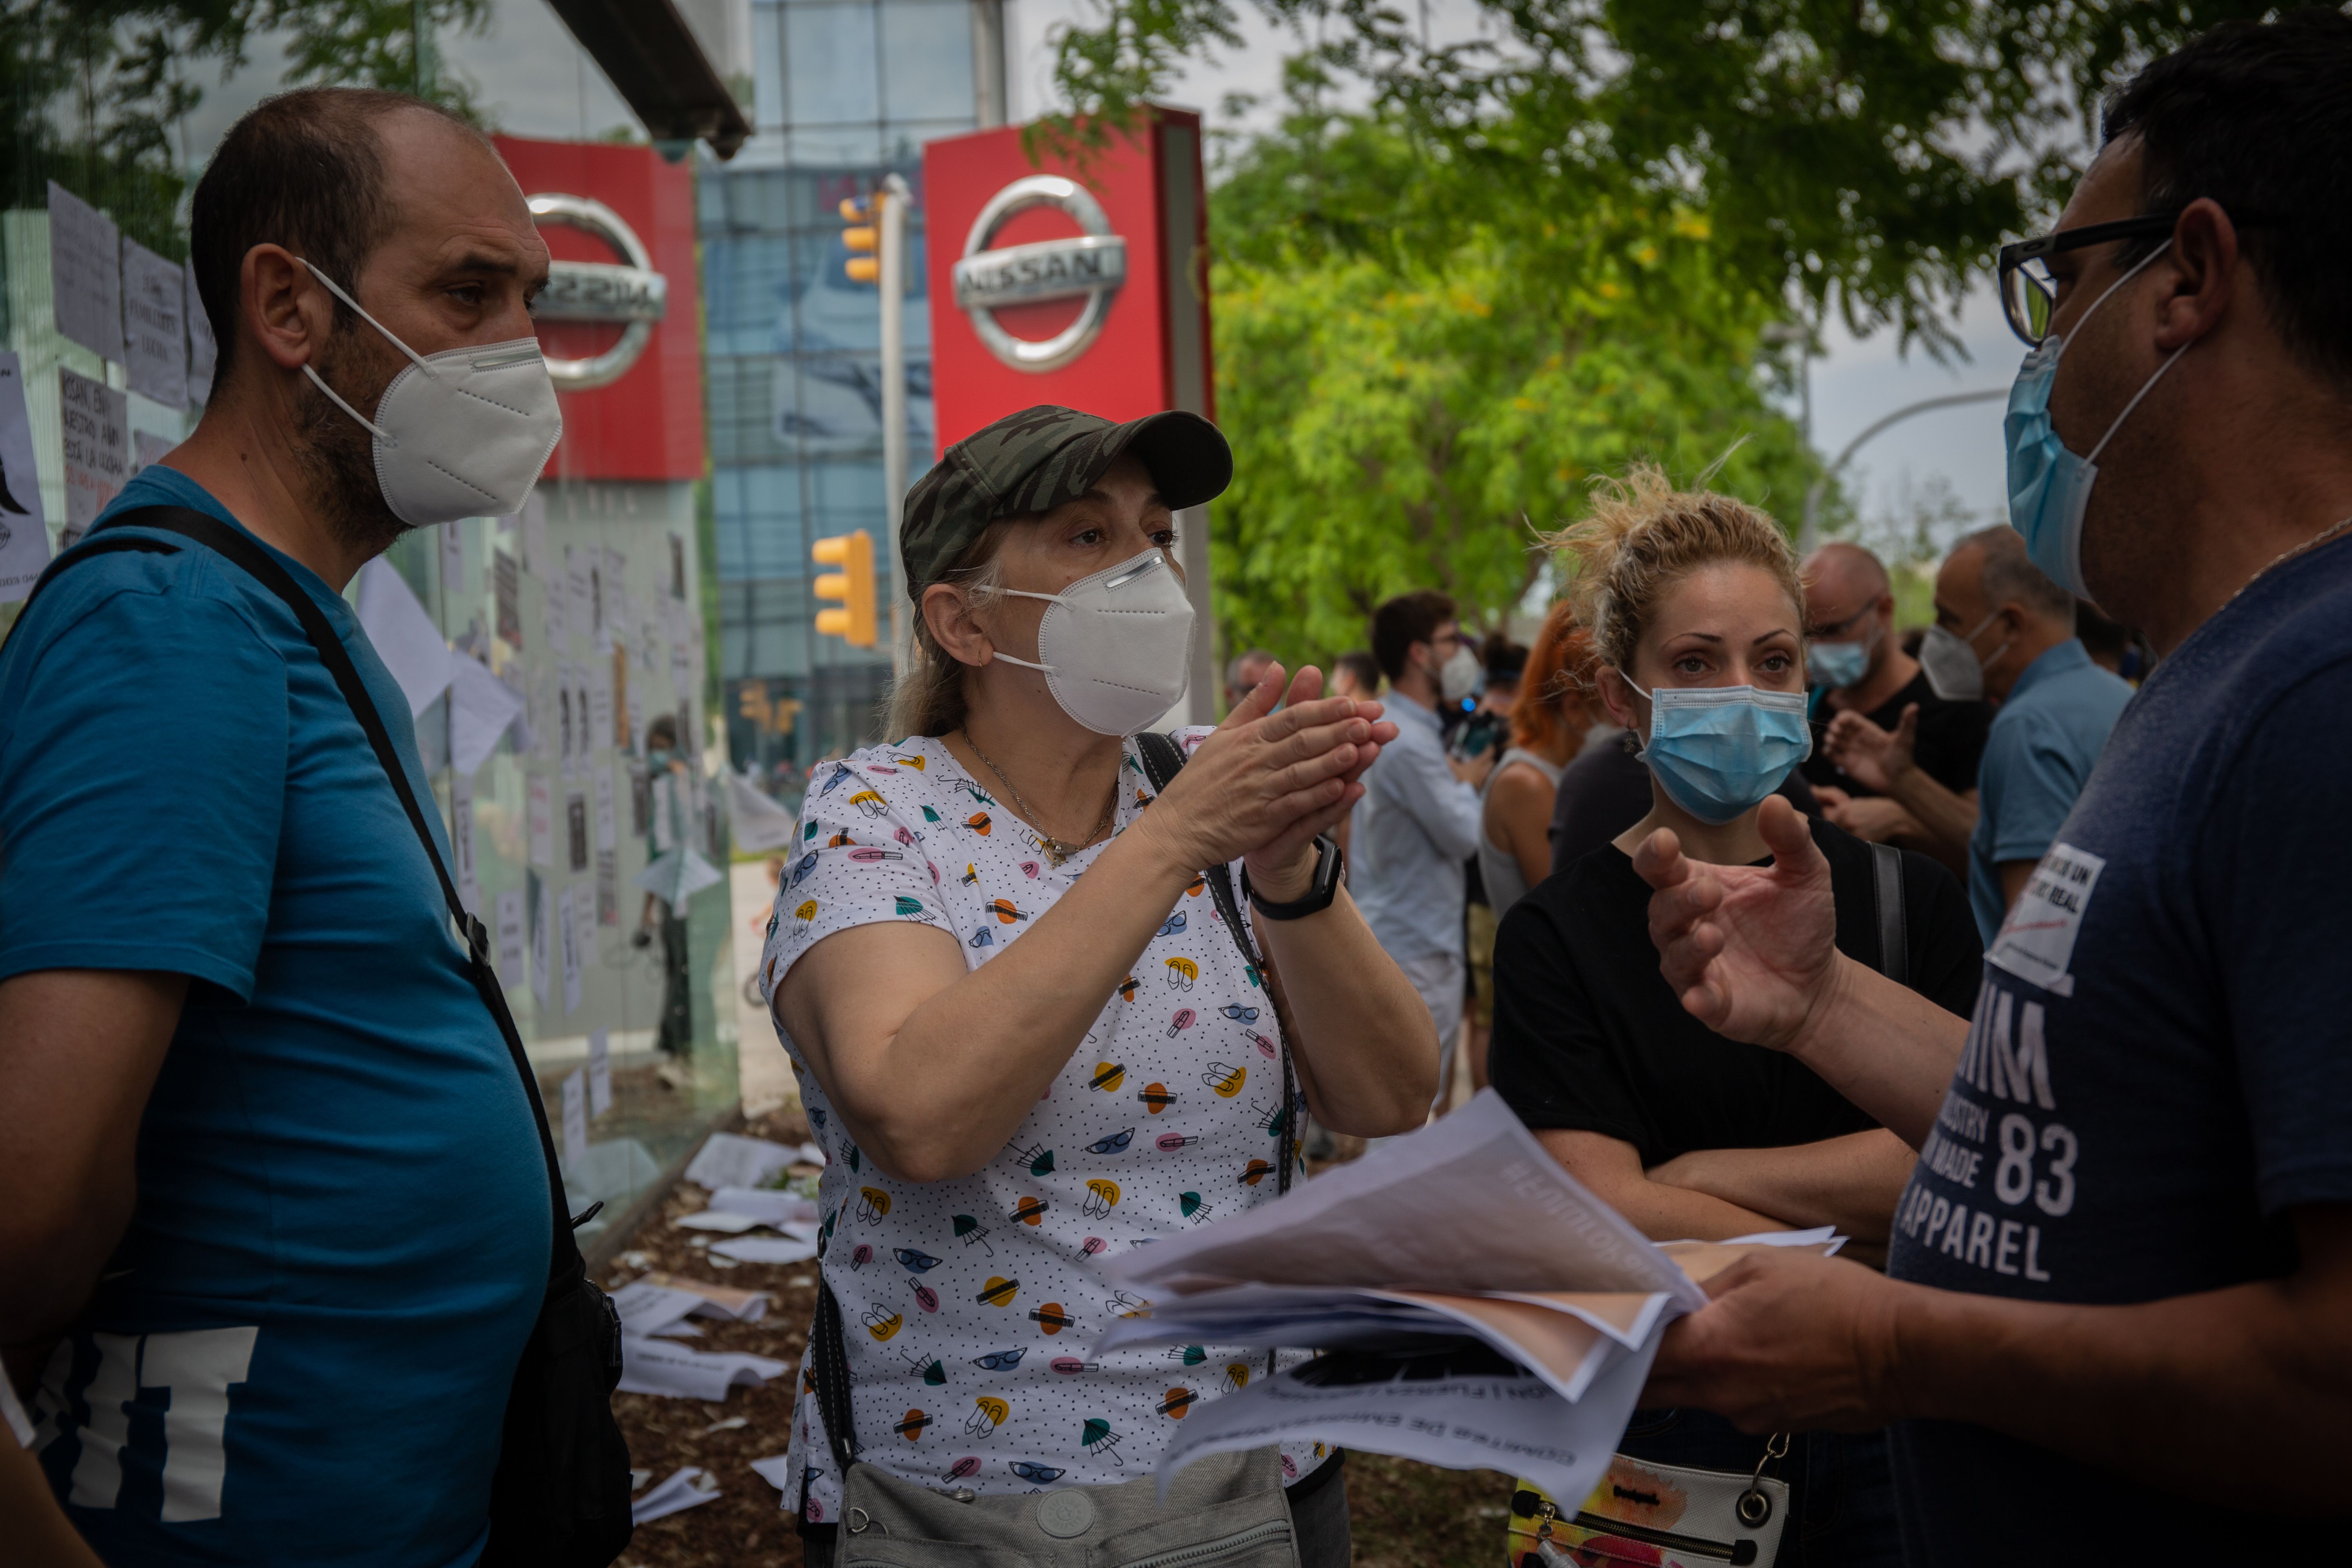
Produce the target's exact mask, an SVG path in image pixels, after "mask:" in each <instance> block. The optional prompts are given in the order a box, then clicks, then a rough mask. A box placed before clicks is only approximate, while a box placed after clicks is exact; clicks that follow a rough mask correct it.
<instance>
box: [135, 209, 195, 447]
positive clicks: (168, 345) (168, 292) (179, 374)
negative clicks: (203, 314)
mask: <svg viewBox="0 0 2352 1568" xmlns="http://www.w3.org/2000/svg"><path fill="white" fill-rule="evenodd" d="M187 294H188V282H187V276H186V274H185V273H184V272H183V271H182V270H181V268H180V264H179V263H178V262H176V261H172V260H167V259H166V258H163V257H161V256H158V255H156V254H155V253H154V252H153V251H152V250H150V249H148V248H147V247H145V246H143V245H142V244H140V243H139V242H138V241H137V240H135V239H126V240H124V241H123V242H122V363H123V367H124V369H125V371H126V372H127V373H128V374H127V379H128V380H129V381H130V383H131V391H133V392H135V393H137V394H138V395H140V396H142V397H152V398H153V399H154V400H155V401H156V402H158V403H160V404H163V405H164V406H165V407H167V408H185V407H186V406H187V405H188V328H187V320H186V318H187V305H188V300H187Z"/></svg>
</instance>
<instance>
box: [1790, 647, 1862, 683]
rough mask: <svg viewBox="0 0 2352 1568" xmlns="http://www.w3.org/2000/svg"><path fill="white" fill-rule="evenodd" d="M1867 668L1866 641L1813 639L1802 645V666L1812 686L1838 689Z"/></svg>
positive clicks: (1857, 678) (1853, 680) (1860, 675)
mask: <svg viewBox="0 0 2352 1568" xmlns="http://www.w3.org/2000/svg"><path fill="white" fill-rule="evenodd" d="M1869 668H1870V645H1869V644H1868V643H1866V642H1817V643H1808V644H1806V645H1805V670H1806V673H1807V674H1809V675H1811V677H1812V678H1813V684H1814V685H1816V686H1830V687H1835V688H1837V689H1840V690H1843V689H1845V688H1846V687H1849V686H1852V685H1853V684H1854V683H1855V682H1857V681H1859V680H1860V679H1862V677H1863V673H1864V671H1865V670H1867V669H1869Z"/></svg>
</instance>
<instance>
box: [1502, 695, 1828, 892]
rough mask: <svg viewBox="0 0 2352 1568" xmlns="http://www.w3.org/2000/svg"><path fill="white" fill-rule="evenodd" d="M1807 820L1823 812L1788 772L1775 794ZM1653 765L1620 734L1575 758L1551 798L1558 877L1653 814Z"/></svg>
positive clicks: (1553, 855) (1796, 776) (1553, 854)
mask: <svg viewBox="0 0 2352 1568" xmlns="http://www.w3.org/2000/svg"><path fill="white" fill-rule="evenodd" d="M1774 793H1775V794H1778V795H1787V796H1788V797H1789V804H1790V805H1793V806H1795V807H1796V808H1797V809H1798V810H1799V811H1801V812H1803V813H1804V814H1805V815H1806V816H1820V815H1821V814H1822V808H1821V803H1820V802H1818V801H1816V800H1814V799H1813V791H1812V786H1811V784H1807V783H1806V782H1805V780H1804V775H1803V774H1801V773H1796V772H1793V771H1792V772H1790V774H1789V776H1788V777H1787V778H1785V779H1782V780H1781V781H1780V788H1779V789H1778V790H1777V791H1775V792H1774ZM1651 803H1652V797H1651V794H1650V765H1649V764H1648V763H1645V762H1643V761H1642V759H1641V758H1639V757H1637V756H1635V755H1634V754H1633V752H1631V751H1629V750H1628V749H1627V748H1626V746H1625V734H1624V731H1622V730H1621V731H1618V732H1617V733H1616V734H1614V735H1612V736H1610V737H1608V738H1607V739H1606V740H1601V741H1596V742H1593V743H1592V744H1591V745H1589V746H1587V747H1585V748H1584V750H1582V751H1581V752H1578V753H1577V754H1576V760H1575V761H1573V762H1571V763H1569V764H1568V767H1567V769H1566V770H1565V771H1564V772H1563V773H1561V774H1560V775H1559V788H1558V789H1557V790H1555V791H1553V792H1552V799H1551V827H1550V829H1549V832H1550V836H1551V868H1552V873H1553V875H1555V876H1557V875H1558V874H1559V873H1560V872H1562V871H1565V870H1567V869H1568V868H1570V866H1573V865H1575V864H1576V863H1577V862H1578V861H1579V860H1581V859H1583V858H1585V857H1586V856H1587V855H1590V854H1591V853H1592V852H1593V851H1594V850H1595V849H1598V848H1600V847H1601V846H1603V845H1605V844H1607V843H1608V842H1609V841H1610V840H1611V839H1612V838H1614V837H1617V836H1618V835H1619V834H1621V833H1622V832H1624V831H1625V830H1626V829H1627V828H1629V827H1631V826H1633V824H1635V823H1637V822H1639V821H1641V820H1642V818H1643V817H1645V816H1649V815H1650V805H1651Z"/></svg>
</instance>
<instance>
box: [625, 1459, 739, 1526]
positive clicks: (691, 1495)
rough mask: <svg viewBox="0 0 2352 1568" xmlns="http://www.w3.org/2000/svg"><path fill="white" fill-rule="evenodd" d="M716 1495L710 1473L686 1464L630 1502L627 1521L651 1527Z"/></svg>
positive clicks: (714, 1484) (714, 1483) (716, 1489)
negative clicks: (653, 1523)
mask: <svg viewBox="0 0 2352 1568" xmlns="http://www.w3.org/2000/svg"><path fill="white" fill-rule="evenodd" d="M718 1495H719V1483H718V1482H717V1481H715V1480H713V1479H710V1472H709V1471H708V1470H706V1469H703V1468H700V1467H699V1466H695V1465H689V1466H688V1467H687V1468H684V1469H682V1470H679V1471H678V1472H677V1474H675V1475H673V1476H671V1477H670V1479H667V1480H666V1481H664V1482H662V1484H661V1485H659V1486H657V1487H656V1488H654V1489H652V1490H651V1491H649V1492H647V1493H646V1495H645V1496H643V1497H641V1498H639V1499H637V1500H636V1501H635V1502H633V1503H631V1504H630V1505H629V1522H630V1523H632V1524H650V1523H652V1522H653V1521H655V1520H657V1519H661V1518H664V1517H665V1516H667V1515H669V1514H673V1513H676V1512H677V1511H678V1510H680V1509H688V1508H692V1507H693V1506H694V1505H695V1504H697V1503H700V1502H709V1500H711V1499H712V1498H715V1497H717V1496H718Z"/></svg>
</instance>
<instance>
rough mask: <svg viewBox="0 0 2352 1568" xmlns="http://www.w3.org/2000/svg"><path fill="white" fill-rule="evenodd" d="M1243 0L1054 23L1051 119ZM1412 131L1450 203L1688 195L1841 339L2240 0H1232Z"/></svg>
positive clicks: (1926, 329) (1935, 286)
mask: <svg viewBox="0 0 2352 1568" xmlns="http://www.w3.org/2000/svg"><path fill="white" fill-rule="evenodd" d="M1243 3H1244V0H1097V4H1098V5H1099V12H1098V16H1099V22H1098V25H1097V26H1091V27H1088V26H1080V27H1073V28H1070V29H1067V30H1066V31H1065V32H1064V33H1062V34H1061V35H1060V36H1059V37H1057V39H1056V40H1055V43H1056V48H1057V58H1056V66H1055V82H1056V86H1057V88H1058V89H1059V90H1060V91H1061V92H1062V93H1063V95H1064V96H1065V97H1066V99H1067V100H1068V102H1069V104H1070V105H1071V109H1072V114H1073V118H1071V119H1069V120H1068V121H1065V126H1066V132H1067V133H1069V134H1072V135H1075V136H1076V137H1078V138H1079V139H1080V140H1084V138H1085V137H1087V136H1088V135H1092V136H1095V137H1097V138H1099V137H1100V136H1101V135H1103V134H1105V132H1102V131H1100V130H1099V129H1097V128H1098V127H1101V126H1105V125H1110V124H1116V123H1119V122H1120V120H1121V116H1123V115H1124V114H1126V113H1128V112H1129V111H1130V110H1131V109H1132V108H1133V106H1134V105H1135V104H1136V103H1137V102H1138V101H1139V100H1142V99H1144V98H1147V97H1149V96H1150V95H1151V94H1152V93H1154V92H1157V91H1160V90H1161V89H1164V88H1165V87H1166V85H1167V84H1168V83H1169V82H1170V81H1171V79H1172V78H1173V75H1174V73H1175V70H1176V69H1177V68H1178V67H1179V65H1180V64H1181V61H1182V60H1183V59H1184V58H1186V57H1187V56H1190V55H1195V54H1199V53H1201V52H1202V51H1203V50H1206V49H1209V48H1213V47H1220V46H1223V47H1238V46H1239V44H1240V41H1241V40H1240V35H1239V33H1238V31H1237V27H1238V24H1239V20H1240V15H1241V13H1240V9H1239V7H1240V5H1241V4H1243ZM1246 3H1247V4H1250V5H1253V6H1255V9H1256V10H1257V11H1258V12H1259V13H1260V14H1262V15H1264V16H1267V17H1268V18H1270V19H1273V20H1275V21H1277V22H1282V23H1286V24H1294V25H1298V26H1309V25H1311V26H1312V28H1313V29H1314V31H1315V32H1316V34H1317V36H1318V37H1319V38H1320V39H1321V40H1322V42H1320V43H1319V44H1318V47H1317V49H1316V51H1315V53H1316V56H1317V58H1318V59H1319V60H1320V61H1321V62H1322V63H1323V65H1324V66H1325V67H1326V68H1328V69H1329V70H1330V71H1332V72H1333V73H1335V74H1336V75H1338V76H1339V77H1341V78H1344V79H1348V80H1350V81H1352V82H1353V83H1355V84H1357V85H1359V86H1360V87H1361V88H1363V89H1368V90H1369V92H1370V94H1371V97H1372V100H1373V101H1374V102H1375V104H1377V105H1378V106H1379V107H1381V109H1383V110H1388V111H1391V112H1393V113H1394V114H1395V115H1396V116H1397V117H1398V120H1399V123H1400V124H1402V125H1404V126H1406V127H1409V128H1410V129H1411V130H1412V132H1413V133H1414V134H1415V136H1416V137H1418V138H1419V139H1420V143H1421V146H1422V148H1423V153H1424V156H1426V157H1428V158H1430V159H1433V160H1439V161H1440V162H1438V163H1436V165H1435V166H1436V168H1437V169H1439V170H1442V172H1443V175H1444V177H1445V178H1446V179H1448V180H1450V181H1452V182H1454V183H1455V184H1457V185H1458V186H1459V190H1460V194H1461V196H1462V198H1463V199H1464V200H1465V201H1468V202H1470V203H1472V204H1474V205H1478V206H1481V207H1484V208H1486V209H1487V210H1490V211H1495V212H1497V213H1501V212H1505V211H1507V210H1511V209H1523V210H1527V211H1530V212H1533V213H1539V214H1549V213H1551V212H1553V211H1556V210H1558V209H1559V207H1560V206H1561V205H1569V206H1571V207H1580V206H1581V205H1583V204H1584V199H1585V194H1586V193H1587V192H1590V191H1592V190H1595V189H1601V190H1606V191H1609V192H1612V193H1614V194H1615V195H1617V196H1618V197H1619V199H1622V200H1648V201H1651V202H1654V203H1657V204H1661V205H1664V204H1670V203H1671V204H1675V205H1685V206H1688V207H1689V208H1691V209H1692V210H1695V211H1697V212H1701V213H1704V214H1705V215H1706V217H1707V218H1708V220H1709V223H1710V225H1711V227H1712V232H1713V237H1714V244H1715V246H1716V247H1717V251H1718V253H1719V254H1720V255H1721V257H1722V258H1723V259H1724V263H1725V265H1726V266H1727V267H1728V268H1733V269H1736V270H1737V271H1738V273H1739V274H1740V275H1742V276H1744V277H1748V278H1749V279H1753V281H1754V282H1755V284H1756V285H1757V286H1758V287H1759V288H1761V289H1766V290H1768V291H1770V292H1774V293H1777V294H1780V295H1782V296H1783V297H1786V298H1788V299H1789V300H1790V303H1791V304H1796V303H1798V302H1799V300H1804V301H1807V305H1806V308H1805V310H1804V313H1805V314H1806V315H1808V316H1809V317H1818V315H1819V314H1820V313H1821V311H1822V310H1824V309H1827V308H1834V309H1838V310H1842V311H1843V314H1844V316H1845V319H1846V321H1848V323H1849V325H1850V326H1852V327H1853V330H1854V331H1857V332H1864V333H1866V332H1869V331H1874V330H1876V329H1878V328H1880V327H1882V326H1887V325H1893V326H1895V328H1897V329H1898V330H1899V331H1901V332H1902V333H1903V335H1904V338H1905V340H1906V342H1908V341H1910V340H1911V339H1913V338H1920V337H1924V338H1925V339H1926V340H1927V342H1928V343H1929V345H1930V346H1931V347H1942V346H1945V345H1947V344H1948V342H1949V334H1948V329H1947V328H1946V327H1945V326H1944V325H1943V322H1942V320H1941V315H1940V312H1942V311H1943V310H1946V309H1948V307H1949V306H1950V305H1951V304H1952V303H1953V302H1954V301H1955V300H1957V298H1958V294H1959V293H1960V292H1961V291H1962V289H1964V288H1965V287H1966V285H1967V284H1968V282H1969V280H1970V279H1972V278H1974V277H1976V276H1979V275H1980V274H1981V273H1982V272H1983V271H1984V270H1985V269H1986V268H1988V267H1989V266H1990V261H1991V258H1992V253H1993V251H1994V249H1995V248H1997V247H1998V244H1999V242H2000V239H2001V238H2002V237H2004V236H2010V235H2014V234H2016V233H2018V232H2020V231H2021V229H2022V228H2023V227H2024V226H2026V225H2027V224H2028V222H2029V221H2031V220H2034V219H2038V218H2044V217H2046V216H2048V215H2049V214H2050V213H2051V212H2052V211H2053V210H2054V206H2055V203H2056V199H2057V197H2058V196H2059V195H2061V194H2062V193H2063V188H2064V187H2065V186H2066V185H2067V184H2071V183H2072V180H2073V178H2074V175H2075V174H2076V173H2077V172H2078V170H2077V168H2076V164H2077V163H2078V161H2079V160H2080V158H2081V156H2082V151H2083V149H2084V146H2085V145H2086V144H2087V142H2088V138H2087V135H2086V132H2087V131H2088V129H2089V127H2088V124H2087V120H2088V111H2089V109H2090V107H2091V106H2093V105H2094V104H2095V102H2096V100H2097V98H2098V95H2099V93H2100V92H2101V91H2102V90H2103V89H2104V88H2105V85H2106V84H2107V83H2108V82H2109V81H2110V80H2111V79H2112V77H2113V76H2114V74H2115V73H2116V71H2117V70H2118V69H2119V68H2127V67H2129V66H2131V65H2134V64H2136V63H2137V62H2138V61H2140V60H2143V59H2145V58H2147V57H2148V56H2149V55H2151V54H2153V53H2156V52H2158V51H2160V50H2162V49H2165V48H2168V47H2173V46H2174V45H2176V44H2178V43H2179V42H2180V41H2181V40H2183V39H2185V38H2187V37H2191V36H2193V35H2195V34H2196V33H2198V32H2200V31H2202V30H2204V29H2205V28H2206V27H2209V26H2211V25H2213V24H2214V23H2215V22H2218V21H2221V20H2223V19H2225V18H2227V17H2230V16H2259V15H2262V14H2263V12H2264V11H2265V10H2266V7H2265V6H2264V5H2261V4H2250V3H2248V0H1910V3H1906V4H1899V5H1898V4H1893V3H1890V0H1485V9H1486V13H1487V16H1488V17H1489V18H1490V20H1491V21H1492V22H1493V23H1494V24H1495V31H1496V35H1497V36H1496V37H1495V38H1494V39H1493V41H1491V42H1485V41H1482V42H1477V43H1472V44H1465V45H1458V46H1450V47H1438V48H1434V49H1431V48H1424V47H1423V46H1422V44H1421V43H1420V42H1419V41H1418V40H1417V39H1416V37H1414V36H1413V34H1412V30H1411V27H1410V25H1409V24H1408V22H1407V20H1406V18H1405V17H1404V16H1402V15H1401V14H1400V13H1399V12H1397V11H1395V10H1392V9H1390V8H1388V7H1387V6H1385V5H1381V4H1380V3H1379V0H1246Z"/></svg>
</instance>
